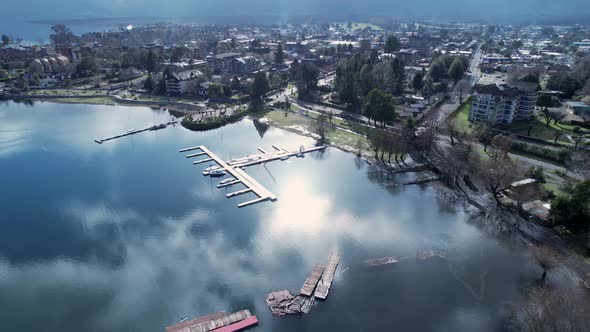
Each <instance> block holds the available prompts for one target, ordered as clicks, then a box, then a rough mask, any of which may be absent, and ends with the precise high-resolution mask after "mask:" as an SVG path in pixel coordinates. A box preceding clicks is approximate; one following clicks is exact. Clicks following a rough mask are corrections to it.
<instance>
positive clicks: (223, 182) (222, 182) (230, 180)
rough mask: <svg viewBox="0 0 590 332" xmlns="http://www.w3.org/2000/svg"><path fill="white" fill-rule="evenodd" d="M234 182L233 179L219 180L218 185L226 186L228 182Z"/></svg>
mask: <svg viewBox="0 0 590 332" xmlns="http://www.w3.org/2000/svg"><path fill="white" fill-rule="evenodd" d="M232 181H234V178H231V177H230V178H227V179H223V180H221V182H219V184H228V183H230V182H232Z"/></svg>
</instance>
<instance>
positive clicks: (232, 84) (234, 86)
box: [230, 75, 240, 91]
mask: <svg viewBox="0 0 590 332" xmlns="http://www.w3.org/2000/svg"><path fill="white" fill-rule="evenodd" d="M230 88H231V89H232V90H234V91H237V90H239V89H240V79H239V78H238V76H236V75H234V77H233V78H232V80H231V82H230Z"/></svg>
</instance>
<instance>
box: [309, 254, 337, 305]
mask: <svg viewBox="0 0 590 332" xmlns="http://www.w3.org/2000/svg"><path fill="white" fill-rule="evenodd" d="M338 263H340V253H338V252H335V253H330V256H329V257H328V264H327V265H326V269H325V270H324V273H323V274H322V278H321V279H320V282H319V284H318V286H317V288H316V291H315V294H314V296H315V297H316V298H318V299H321V300H325V299H326V298H327V297H328V292H329V291H330V286H332V281H333V280H334V274H335V273H336V268H338Z"/></svg>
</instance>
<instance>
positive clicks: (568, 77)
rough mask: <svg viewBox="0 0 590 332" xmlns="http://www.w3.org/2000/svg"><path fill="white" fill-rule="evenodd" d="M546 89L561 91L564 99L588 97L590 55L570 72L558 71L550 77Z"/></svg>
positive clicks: (589, 88)
mask: <svg viewBox="0 0 590 332" xmlns="http://www.w3.org/2000/svg"><path fill="white" fill-rule="evenodd" d="M547 89H549V90H555V91H561V92H562V93H563V96H564V97H565V98H572V97H573V96H575V95H576V94H578V95H582V96H584V95H586V96H589V95H590V55H589V56H586V57H584V58H582V59H580V61H578V63H576V65H574V67H573V68H572V69H571V70H560V71H558V72H556V73H555V74H553V75H551V76H550V78H549V81H548V82H547Z"/></svg>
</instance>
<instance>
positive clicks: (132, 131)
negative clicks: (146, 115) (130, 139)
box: [94, 121, 178, 144]
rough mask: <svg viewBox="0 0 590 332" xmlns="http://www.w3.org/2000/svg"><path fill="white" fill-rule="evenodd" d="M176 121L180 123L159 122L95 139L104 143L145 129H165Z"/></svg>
mask: <svg viewBox="0 0 590 332" xmlns="http://www.w3.org/2000/svg"><path fill="white" fill-rule="evenodd" d="M175 123H178V121H170V122H166V123H161V124H158V125H153V126H151V127H147V128H143V129H136V130H130V131H128V132H126V133H122V134H119V135H115V136H111V137H106V138H103V139H98V138H97V139H95V140H94V141H95V142H96V143H98V144H102V143H104V142H106V141H110V140H114V139H116V138H121V137H125V136H129V135H134V134H138V133H141V132H144V131H154V130H160V129H164V128H166V127H167V126H169V125H172V124H175Z"/></svg>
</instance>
